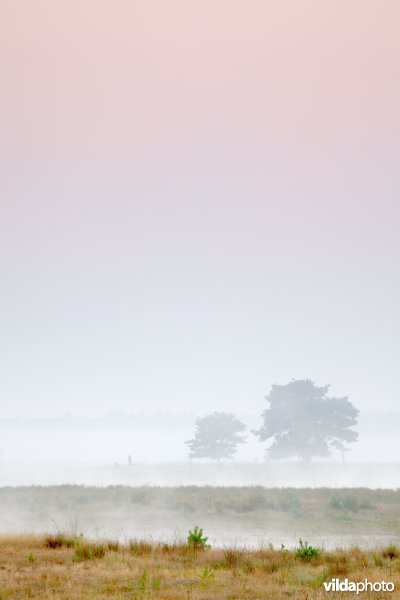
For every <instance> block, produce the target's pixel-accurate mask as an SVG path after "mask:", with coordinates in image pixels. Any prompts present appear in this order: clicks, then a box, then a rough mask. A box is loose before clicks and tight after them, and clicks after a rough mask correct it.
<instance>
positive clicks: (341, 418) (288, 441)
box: [253, 379, 359, 461]
mask: <svg viewBox="0 0 400 600" xmlns="http://www.w3.org/2000/svg"><path fill="white" fill-rule="evenodd" d="M328 389H329V386H328V385H326V386H323V387H317V386H316V385H315V384H314V382H312V381H310V380H309V379H304V380H292V381H291V382H290V383H288V384H286V385H273V386H272V388H271V391H270V393H269V394H268V396H266V400H267V401H268V402H269V408H268V409H266V410H265V411H264V412H263V413H262V417H263V419H264V423H263V426H262V427H261V429H259V430H258V431H253V433H254V434H255V435H256V436H257V437H258V439H259V440H260V441H262V442H263V441H266V440H273V443H272V445H271V446H270V447H269V449H268V455H269V456H270V457H271V458H277V459H283V458H290V457H299V458H301V459H303V460H305V461H311V459H312V458H313V457H314V456H315V457H317V456H318V457H326V456H330V454H331V450H332V449H336V450H340V451H342V452H345V451H346V450H347V448H346V445H345V444H348V443H351V442H355V441H356V440H357V438H358V434H357V433H356V432H355V431H353V430H352V429H350V428H351V427H353V426H354V425H356V424H357V416H358V413H359V411H358V410H357V409H356V408H355V407H354V406H353V404H352V403H351V402H349V400H348V399H347V398H329V397H328V396H327V393H328Z"/></svg>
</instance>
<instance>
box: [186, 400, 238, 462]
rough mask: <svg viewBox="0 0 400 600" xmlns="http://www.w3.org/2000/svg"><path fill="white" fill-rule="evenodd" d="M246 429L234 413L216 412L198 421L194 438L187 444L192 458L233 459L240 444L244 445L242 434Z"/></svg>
mask: <svg viewBox="0 0 400 600" xmlns="http://www.w3.org/2000/svg"><path fill="white" fill-rule="evenodd" d="M245 429H246V426H245V425H244V424H243V423H242V422H241V421H239V420H238V419H237V418H236V417H235V415H234V414H232V413H218V412H214V413H212V414H211V415H207V416H206V417H203V418H201V419H197V420H196V429H195V435H194V438H193V439H191V440H188V441H187V442H185V444H187V445H188V446H189V448H190V454H189V456H190V458H212V459H214V460H220V459H221V458H233V457H234V455H235V454H236V451H237V447H238V444H243V443H244V437H243V436H242V435H241V433H242V432H243V431H245Z"/></svg>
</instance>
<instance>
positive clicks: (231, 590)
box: [0, 531, 400, 600]
mask: <svg viewBox="0 0 400 600" xmlns="http://www.w3.org/2000/svg"><path fill="white" fill-rule="evenodd" d="M191 533H193V531H192V532H191ZM333 578H340V579H341V580H343V579H344V578H348V579H349V580H353V581H363V580H365V579H366V578H368V580H369V581H372V582H380V581H382V580H386V581H390V582H391V583H392V584H393V585H394V586H396V587H398V586H399V585H400V549H399V548H397V546H394V545H390V546H385V547H381V548H375V549H370V550H362V549H360V548H357V547H353V548H351V549H347V550H344V549H337V550H334V551H328V550H324V549H323V548H317V547H314V546H312V545H310V544H308V543H306V542H304V541H301V542H300V541H299V543H298V546H297V547H296V548H294V549H291V550H289V549H287V548H285V547H281V548H273V547H272V546H269V547H263V548H258V549H256V550H249V549H244V548H242V549H240V548H234V547H231V548H228V547H226V548H219V549H214V548H209V547H208V545H207V544H204V545H202V544H193V543H190V534H189V537H188V540H187V541H182V542H180V543H178V542H175V543H166V542H163V543H161V542H160V543H154V542H153V543H150V542H148V541H145V540H141V539H131V540H130V541H127V542H126V543H124V544H121V543H119V542H117V541H115V540H106V539H103V540H97V541H90V540H87V539H84V538H83V537H79V536H78V537H76V536H71V535H67V534H64V533H61V532H59V533H57V534H55V535H46V536H33V535H23V536H7V537H5V536H3V537H1V538H0V598H1V599H6V598H15V599H16V598H18V599H19V598H40V599H42V600H43V599H50V598H59V599H62V600H73V599H85V598H86V599H94V598H102V597H104V598H120V599H122V598H131V599H136V600H148V599H150V598H151V599H154V600H218V599H221V600H223V599H224V600H255V599H256V598H259V599H261V598H262V599H263V600H267V599H271V600H272V599H274V600H275V599H276V600H283V599H284V598H293V599H298V600H300V599H302V600H304V599H305V598H307V599H309V600H311V599H314V598H324V597H325V594H326V592H325V590H324V582H329V581H331V580H332V579H333ZM346 597H348V598H353V597H354V598H355V597H356V595H355V594H352V593H348V594H346ZM363 597H364V598H376V597H380V596H377V595H376V593H374V592H371V593H365V594H363ZM393 597H395V596H393Z"/></svg>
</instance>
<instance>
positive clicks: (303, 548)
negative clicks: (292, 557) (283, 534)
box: [296, 539, 321, 560]
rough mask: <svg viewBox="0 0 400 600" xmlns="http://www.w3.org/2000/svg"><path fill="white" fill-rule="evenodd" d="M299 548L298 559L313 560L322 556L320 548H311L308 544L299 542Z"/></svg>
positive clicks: (297, 551)
mask: <svg viewBox="0 0 400 600" xmlns="http://www.w3.org/2000/svg"><path fill="white" fill-rule="evenodd" d="M299 544H300V545H299V547H298V549H297V550H296V558H300V559H301V560H311V559H312V558H317V557H318V556H320V554H321V550H320V549H319V548H315V547H314V546H311V545H310V544H309V543H308V542H306V541H303V540H302V539H300V540H299Z"/></svg>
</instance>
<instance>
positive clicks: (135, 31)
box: [0, 0, 400, 414]
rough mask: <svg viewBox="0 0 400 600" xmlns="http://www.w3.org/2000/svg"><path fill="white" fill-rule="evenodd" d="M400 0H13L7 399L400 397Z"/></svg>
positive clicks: (4, 176)
mask: <svg viewBox="0 0 400 600" xmlns="http://www.w3.org/2000/svg"><path fill="white" fill-rule="evenodd" d="M399 30H400V2H399V1H398V0H375V1H371V0H314V1H310V0H274V1H269V0H263V1H261V0H260V1H256V0H248V1H246V2H245V1H244V0H243V1H241V2H238V1H234V0H229V1H228V0H201V1H200V0H199V1H197V2H195V1H191V0H181V1H177V0H159V1H153V0H118V1H112V0H108V1H105V0H1V2H0V73H1V93H0V282H1V284H2V292H1V294H0V303H1V304H0V331H1V336H0V337H1V339H0V397H1V398H5V399H7V401H8V407H9V409H8V410H9V414H38V413H39V412H41V413H42V414H60V413H62V412H65V411H66V410H70V411H72V412H81V413H100V414H101V413H103V412H107V411H108V410H111V409H114V408H117V409H122V410H126V411H128V412H135V411H136V412H140V411H153V410H159V409H162V410H165V409H166V410H172V411H180V410H185V409H186V408H188V407H189V408H190V409H191V410H192V409H193V410H195V411H197V412H201V411H205V410H212V409H224V410H225V409H229V410H231V409H232V410H236V411H239V412H240V411H243V407H244V406H245V409H246V410H248V411H254V412H260V411H261V410H262V409H263V408H264V400H263V397H264V394H265V393H266V392H267V391H268V389H269V386H270V385H271V384H273V383H276V382H278V383H285V382H286V381H288V380H290V379H291V378H292V377H298V378H303V377H311V378H314V379H315V380H316V382H317V383H318V384H319V385H324V384H327V383H332V385H333V386H334V387H333V393H336V394H338V395H345V394H349V396H350V398H351V400H352V401H354V403H355V404H356V405H357V406H359V407H360V408H361V409H371V408H374V407H376V406H377V402H378V401H379V402H380V405H379V406H380V407H381V408H384V407H386V408H387V409H398V399H399V395H400V383H399V377H398V357H399V355H400V336H399V331H400V322H399V310H398V307H399V305H400V283H399V277H398V273H399V271H400V265H399V256H400V247H399V244H400V241H399V240H400V238H399V234H398V232H399V229H400V205H399V198H400V110H399V106H400V75H399V74H400V35H399Z"/></svg>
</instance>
